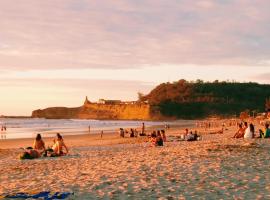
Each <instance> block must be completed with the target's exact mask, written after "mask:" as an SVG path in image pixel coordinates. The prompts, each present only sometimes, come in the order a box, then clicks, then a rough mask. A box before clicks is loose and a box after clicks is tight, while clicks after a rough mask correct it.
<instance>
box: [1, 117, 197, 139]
mask: <svg viewBox="0 0 270 200" xmlns="http://www.w3.org/2000/svg"><path fill="white" fill-rule="evenodd" d="M143 122H144V123H145V126H146V129H147V128H152V127H156V128H157V129H162V128H164V127H165V126H168V125H169V127H174V126H178V127H179V126H180V127H181V126H182V127H185V126H192V125H194V124H195V122H194V121H192V120H177V121H138V120H82V119H43V118H0V139H17V138H34V137H35V136H36V134H37V133H40V134H41V135H42V137H53V136H54V135H55V134H56V133H58V132H59V133H61V134H62V135H80V134H96V133H100V132H101V131H103V132H104V133H106V132H113V131H115V132H118V130H119V128H124V129H129V128H137V130H138V131H140V129H141V126H142V123H143ZM3 126H5V127H6V130H1V128H2V127H3ZM89 127H90V132H89Z"/></svg>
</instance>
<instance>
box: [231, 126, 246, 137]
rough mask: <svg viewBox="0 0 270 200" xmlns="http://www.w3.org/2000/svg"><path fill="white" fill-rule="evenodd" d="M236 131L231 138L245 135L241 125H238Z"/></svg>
mask: <svg viewBox="0 0 270 200" xmlns="http://www.w3.org/2000/svg"><path fill="white" fill-rule="evenodd" d="M238 126H239V129H238V131H237V132H236V133H235V134H234V136H233V138H242V137H244V134H245V128H243V126H242V124H241V123H240V124H239V125H238Z"/></svg>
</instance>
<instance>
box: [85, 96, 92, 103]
mask: <svg viewBox="0 0 270 200" xmlns="http://www.w3.org/2000/svg"><path fill="white" fill-rule="evenodd" d="M90 103H91V102H90V101H89V100H88V97H87V96H86V97H85V101H84V105H87V104H90Z"/></svg>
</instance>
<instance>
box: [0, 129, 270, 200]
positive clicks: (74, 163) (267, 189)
mask: <svg viewBox="0 0 270 200" xmlns="http://www.w3.org/2000/svg"><path fill="white" fill-rule="evenodd" d="M193 129H195V128H193ZM215 129H216V130H219V128H214V129H212V130H203V129H201V130H200V129H198V130H199V133H201V134H202V135H203V137H202V140H201V141H193V142H188V141H179V137H178V136H180V134H182V133H183V132H184V129H177V128H175V129H170V130H168V131H167V138H168V142H166V143H165V146H163V147H151V146H150V144H149V143H148V142H147V138H146V137H139V138H120V137H119V135H118V134H117V133H108V134H105V135H103V138H100V135H98V134H97V135H78V136H66V137H65V138H64V139H65V143H66V144H67V145H68V146H69V149H70V152H69V154H68V155H67V156H63V157H57V158H39V159H35V160H19V159H18V155H19V154H20V152H21V151H22V149H19V148H20V147H26V146H29V145H31V144H32V142H33V141H32V140H31V139H17V140H5V141H0V183H1V186H0V194H2V195H5V194H11V193H18V192H29V193H36V192H41V191H52V192H72V193H74V195H73V196H71V197H70V199H266V198H270V172H269V164H270V155H269V150H270V141H269V140H268V139H251V140H244V139H233V138H231V137H232V136H233V135H234V133H235V132H236V130H237V128H236V126H231V127H227V128H226V129H225V131H224V133H223V134H208V133H214V131H215ZM50 140H51V138H46V139H45V142H46V144H47V143H50Z"/></svg>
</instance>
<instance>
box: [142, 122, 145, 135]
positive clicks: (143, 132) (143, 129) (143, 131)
mask: <svg viewBox="0 0 270 200" xmlns="http://www.w3.org/2000/svg"><path fill="white" fill-rule="evenodd" d="M142 135H145V125H144V122H143V123H142Z"/></svg>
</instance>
